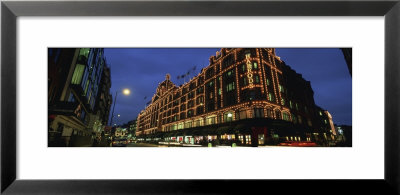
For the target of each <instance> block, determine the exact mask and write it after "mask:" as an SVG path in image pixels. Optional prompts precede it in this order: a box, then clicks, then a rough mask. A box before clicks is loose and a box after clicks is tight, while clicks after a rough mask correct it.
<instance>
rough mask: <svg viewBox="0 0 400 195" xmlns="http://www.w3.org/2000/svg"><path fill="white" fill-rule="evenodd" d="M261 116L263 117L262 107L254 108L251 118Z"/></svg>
mask: <svg viewBox="0 0 400 195" xmlns="http://www.w3.org/2000/svg"><path fill="white" fill-rule="evenodd" d="M262 117H264V109H262V108H254V112H253V118H262Z"/></svg>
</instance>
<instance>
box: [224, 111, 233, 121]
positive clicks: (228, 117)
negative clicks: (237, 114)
mask: <svg viewBox="0 0 400 195" xmlns="http://www.w3.org/2000/svg"><path fill="white" fill-rule="evenodd" d="M231 121H233V113H232V112H227V113H224V122H231Z"/></svg>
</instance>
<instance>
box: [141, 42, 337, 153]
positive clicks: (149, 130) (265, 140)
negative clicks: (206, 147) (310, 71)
mask: <svg viewBox="0 0 400 195" xmlns="http://www.w3.org/2000/svg"><path fill="white" fill-rule="evenodd" d="M313 96H314V92H313V90H312V88H311V84H310V82H309V81H306V80H304V79H303V77H302V75H301V74H298V73H296V72H295V71H294V70H292V69H291V68H290V67H289V66H288V65H286V64H285V62H284V61H282V60H281V59H280V57H278V56H276V54H275V49H273V48H237V49H232V48H223V49H221V51H220V52H217V54H216V55H215V56H212V57H210V64H209V65H208V66H207V67H206V68H204V69H203V70H202V71H201V72H200V73H199V74H198V75H197V76H195V77H194V78H192V79H191V80H190V81H189V82H187V83H185V84H183V85H182V86H179V87H178V86H176V85H175V84H174V83H172V81H171V80H170V75H167V76H166V77H165V80H164V81H163V82H161V83H159V85H158V87H157V89H156V93H155V94H154V96H153V97H152V99H151V103H150V104H149V105H148V106H147V107H146V108H145V110H143V111H141V112H140V114H139V115H138V119H137V120H138V122H137V123H138V127H137V131H136V135H137V136H139V137H143V138H146V140H148V138H154V139H159V138H162V139H172V140H174V141H178V142H184V143H200V142H205V141H214V140H215V141H217V142H220V143H221V142H231V141H236V142H239V143H240V144H243V145H252V146H257V145H264V144H276V143H279V142H282V141H320V140H321V139H328V138H327V137H330V130H331V127H330V125H324V124H323V122H321V118H320V117H318V115H319V110H322V109H320V108H319V107H317V106H316V105H315V102H314V97H313ZM321 113H322V112H321ZM326 113H327V112H326ZM326 113H325V112H324V116H326V115H327V114H326ZM328 114H329V113H328ZM327 122H330V121H329V118H328V121H327ZM320 142H321V143H322V141H320Z"/></svg>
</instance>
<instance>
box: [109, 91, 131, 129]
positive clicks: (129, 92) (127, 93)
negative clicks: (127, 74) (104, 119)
mask: <svg viewBox="0 0 400 195" xmlns="http://www.w3.org/2000/svg"><path fill="white" fill-rule="evenodd" d="M118 92H119V91H116V92H115V97H114V105H113V110H112V114H111V120H110V126H112V124H113V123H112V122H113V118H114V109H115V102H116V101H117V96H118ZM122 94H124V95H129V94H131V91H130V90H129V89H123V90H122ZM119 116H120V115H118V117H119Z"/></svg>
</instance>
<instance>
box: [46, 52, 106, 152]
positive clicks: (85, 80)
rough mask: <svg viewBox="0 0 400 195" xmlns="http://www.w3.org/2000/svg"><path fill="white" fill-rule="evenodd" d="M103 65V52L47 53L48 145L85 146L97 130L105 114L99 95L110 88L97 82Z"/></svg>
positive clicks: (104, 64)
mask: <svg viewBox="0 0 400 195" xmlns="http://www.w3.org/2000/svg"><path fill="white" fill-rule="evenodd" d="M106 66H107V65H106V61H105V57H104V49H90V48H80V49H75V48H50V49H49V50H48V87H49V93H48V113H49V146H62V145H67V146H82V145H87V144H90V141H91V138H92V133H93V132H95V131H98V130H99V129H101V127H102V125H103V124H104V123H103V121H102V117H103V115H104V114H106V113H108V112H109V111H108V110H109V106H107V105H101V103H100V102H102V99H101V95H100V96H99V94H106V91H107V87H108V86H110V85H107V84H104V83H103V84H102V83H101V81H102V78H103V76H104V74H103V69H104V67H106ZM103 87H104V90H106V91H103ZM99 90H100V93H99ZM108 90H109V88H108ZM108 94H109V93H108ZM107 97H109V96H107ZM108 103H110V102H107V104H108Z"/></svg>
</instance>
